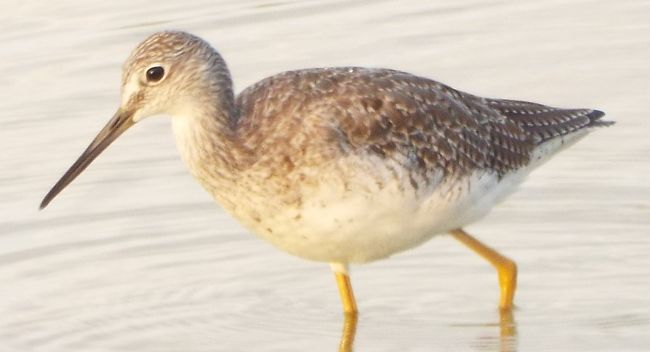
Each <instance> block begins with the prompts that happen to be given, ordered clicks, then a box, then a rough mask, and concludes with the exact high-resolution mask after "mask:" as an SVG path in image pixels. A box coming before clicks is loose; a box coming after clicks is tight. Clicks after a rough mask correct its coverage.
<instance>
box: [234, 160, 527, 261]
mask: <svg viewBox="0 0 650 352" xmlns="http://www.w3.org/2000/svg"><path fill="white" fill-rule="evenodd" d="M526 174H527V172H525V171H523V170H522V171H519V172H518V173H515V174H511V175H508V176H506V177H504V178H502V179H501V180H499V179H498V177H497V175H496V174H494V173H475V174H473V175H470V176H467V177H464V178H462V179H459V180H449V181H446V182H444V183H441V184H438V185H435V186H430V187H429V188H428V189H421V188H420V189H418V190H417V191H416V190H415V189H414V188H413V186H412V185H411V184H410V183H409V182H407V181H406V178H397V179H394V180H393V181H392V182H390V183H384V184H383V187H381V188H379V187H377V186H375V185H374V182H373V181H371V180H368V179H367V177H366V176H365V175H363V174H362V175H359V176H357V177H352V176H349V175H348V176H347V177H346V181H347V182H346V184H345V186H342V185H341V183H340V182H339V181H338V180H337V178H335V177H333V178H332V179H331V180H329V181H328V180H327V178H325V177H324V181H323V182H321V183H319V187H318V189H316V190H314V191H313V192H309V193H307V194H305V195H303V200H304V201H303V204H302V206H301V207H300V208H299V209H296V208H280V209H281V210H280V211H278V207H274V208H273V209H274V210H270V209H271V208H269V211H265V208H264V206H263V204H265V202H268V198H267V199H259V200H254V203H255V204H257V205H258V209H257V211H258V213H259V215H260V218H259V219H258V221H257V222H254V221H247V220H248V219H246V217H245V216H238V214H236V213H235V214H233V215H235V216H236V217H237V218H239V219H240V221H242V222H243V223H244V224H245V225H246V226H248V227H249V228H251V230H252V231H253V232H255V233H256V234H258V235H259V236H261V237H262V238H264V239H265V240H267V241H269V242H271V243H273V244H274V245H275V246H277V247H278V248H280V249H282V250H284V251H286V252H289V253H291V254H293V255H296V256H299V257H302V258H306V259H310V260H316V261H323V262H338V263H360V262H369V261H373V260H377V259H381V258H385V257H388V256H390V255H392V254H394V253H397V252H400V251H403V250H406V249H409V248H413V247H415V246H417V245H419V244H422V243H423V242H425V241H427V240H428V239H430V238H431V237H433V236H434V235H436V234H440V233H445V232H448V231H449V230H452V229H456V228H459V227H462V226H464V225H467V224H469V223H472V222H474V221H476V220H478V219H480V218H481V217H483V216H485V215H486V214H487V213H488V212H489V210H490V209H491V208H492V207H493V206H494V205H495V204H496V203H498V202H499V201H501V200H502V199H503V198H504V197H505V196H507V195H508V194H510V193H512V191H514V190H515V188H516V186H517V185H518V184H520V183H521V182H522V181H523V179H524V178H525V176H526ZM350 177H352V179H350Z"/></svg>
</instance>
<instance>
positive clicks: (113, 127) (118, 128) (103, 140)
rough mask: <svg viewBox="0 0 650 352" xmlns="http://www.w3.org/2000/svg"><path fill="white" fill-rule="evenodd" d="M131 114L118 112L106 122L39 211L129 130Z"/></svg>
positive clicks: (55, 186)
mask: <svg viewBox="0 0 650 352" xmlns="http://www.w3.org/2000/svg"><path fill="white" fill-rule="evenodd" d="M132 117H133V114H132V113H131V112H128V111H122V109H120V110H118V111H117V112H116V113H115V115H114V116H113V118H112V119H111V120H110V121H108V123H107V124H106V126H104V128H102V130H101V131H99V133H98V134H97V137H95V139H94V140H93V141H92V143H90V145H89V146H88V148H86V150H84V152H83V153H82V154H81V156H79V159H77V161H75V162H74V164H72V166H70V168H69V169H68V171H66V172H65V174H63V176H62V177H61V179H60V180H59V181H58V182H57V183H56V184H55V185H54V187H52V189H51V190H50V191H49V192H48V193H47V195H46V196H45V198H43V201H42V202H41V206H40V209H43V208H45V207H46V206H47V205H48V204H50V202H51V201H52V199H54V197H56V195H57V194H59V192H61V191H62V190H63V189H64V188H65V187H66V186H67V185H68V184H70V182H72V180H74V179H75V178H76V177H77V176H79V174H80V173H81V172H82V171H84V170H85V169H86V167H88V165H90V163H91V162H92V161H93V160H95V158H96V157H97V156H98V155H99V154H101V152H102V151H104V149H106V147H108V146H109V145H110V144H111V143H112V142H113V141H114V140H115V139H116V138H117V137H119V136H120V135H121V134H122V132H124V131H126V130H127V129H129V127H131V126H133V124H134V122H133V118H132Z"/></svg>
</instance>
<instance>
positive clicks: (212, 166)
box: [172, 85, 244, 198]
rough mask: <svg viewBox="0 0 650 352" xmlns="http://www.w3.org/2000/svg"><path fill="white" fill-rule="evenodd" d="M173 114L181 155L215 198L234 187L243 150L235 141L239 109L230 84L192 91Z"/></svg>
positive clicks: (174, 128) (193, 173) (192, 172)
mask: <svg viewBox="0 0 650 352" xmlns="http://www.w3.org/2000/svg"><path fill="white" fill-rule="evenodd" d="M181 105H182V107H181V108H180V109H179V111H177V112H176V113H175V114H174V116H173V117H172V127H173V131H174V136H175V138H176V145H177V147H178V150H179V152H180V155H181V158H182V159H183V161H184V162H185V164H186V165H187V167H188V168H189V170H190V172H191V174H192V175H193V176H194V177H195V178H196V179H197V180H198V181H199V183H201V185H202V186H203V187H204V188H206V190H208V192H209V193H210V194H212V195H213V196H214V197H215V198H220V197H219V194H218V193H219V192H222V191H224V190H228V189H232V187H235V186H236V185H235V181H236V179H237V176H238V174H239V168H240V167H239V165H240V163H241V158H242V155H243V154H244V153H243V152H242V151H241V150H240V149H241V148H240V146H239V145H238V143H236V134H235V126H236V124H237V119H238V111H237V108H236V106H235V100H234V95H233V92H232V87H231V85H228V86H227V87H224V85H221V86H220V87H215V88H214V89H212V90H209V94H206V92H205V91H203V92H202V94H189V95H187V98H185V101H184V103H183V104H181Z"/></svg>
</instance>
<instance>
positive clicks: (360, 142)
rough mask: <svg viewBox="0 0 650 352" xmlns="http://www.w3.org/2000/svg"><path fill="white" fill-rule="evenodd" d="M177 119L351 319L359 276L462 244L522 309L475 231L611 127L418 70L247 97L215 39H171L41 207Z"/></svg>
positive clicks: (257, 218)
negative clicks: (376, 264)
mask: <svg viewBox="0 0 650 352" xmlns="http://www.w3.org/2000/svg"><path fill="white" fill-rule="evenodd" d="M157 114H167V115H171V116H172V126H173V131H174V135H175V137H176V143H177V145H178V149H179V151H180V154H181V157H182V158H183V160H184V161H185V163H186V164H187V166H188V168H189V169H190V172H191V173H192V175H193V176H194V177H195V178H196V179H197V180H198V181H199V183H201V185H202V186H203V187H204V188H205V189H206V190H207V191H208V192H209V193H210V194H211V195H212V196H213V197H214V199H215V200H216V201H217V202H218V203H219V204H220V205H221V206H222V207H223V208H224V209H226V210H227V211H228V212H229V213H230V214H232V216H234V217H235V218H236V219H237V220H239V221H240V222H241V223H242V224H243V225H245V226H246V227H247V228H248V229H250V230H251V232H253V233H255V234H257V235H258V236H260V237H262V238H263V239H265V240H267V241H269V242H271V243H272V244H274V245H275V246H277V247H278V248H280V249H282V250H284V251H286V252H288V253H291V254H293V255H296V256H299V257H303V258H306V259H310V260H315V261H322V262H328V263H330V264H331V267H332V270H333V271H334V273H335V276H336V279H337V283H338V287H339V291H340V293H341V298H342V302H343V309H344V311H345V312H346V313H355V312H356V311H357V307H356V303H355V299H354V295H353V293H352V287H351V285H350V279H349V275H348V265H349V264H351V263H364V262H370V261H374V260H378V259H382V258H386V257H388V256H390V255H392V254H394V253H397V252H400V251H403V250H406V249H409V248H413V247H415V246H417V245H419V244H421V243H423V242H425V241H426V240H428V239H430V238H431V237H433V236H434V235H436V234H443V233H451V234H452V235H453V236H454V237H455V238H456V239H458V240H459V241H460V242H462V243H463V244H465V245H467V246H468V247H470V248H471V249H473V250H474V251H476V252H477V253H479V254H480V255H482V256H483V257H485V258H486V259H487V260H488V261H489V262H490V263H492V264H493V265H494V266H495V267H496V269H497V272H498V277H499V283H500V287H501V299H500V307H501V308H503V309H509V308H510V307H512V302H513V297H514V293H515V287H516V277H517V273H516V265H515V263H514V262H513V261H512V260H510V259H508V258H506V257H505V256H502V255H500V254H499V253H498V252H496V251H494V250H492V249H491V248H489V247H487V246H486V245H484V244H482V243H481V242H479V241H478V240H476V239H475V238H473V237H471V236H470V235H469V234H467V233H466V232H465V231H463V230H462V228H463V227H464V226H465V225H468V224H470V223H473V222H475V221H477V220H479V219H480V218H482V217H483V216H485V215H486V214H487V213H488V212H489V210H490V209H491V208H492V207H493V206H494V205H495V204H497V203H498V202H499V201H501V200H502V199H504V197H506V196H507V195H508V194H510V193H511V192H513V191H514V189H515V187H516V186H517V185H518V184H519V183H521V182H522V181H523V180H524V178H525V177H526V175H527V174H528V173H530V172H531V170H533V169H534V168H535V167H537V166H539V165H540V164H541V163H542V162H544V161H545V160H547V159H548V158H549V157H550V156H552V155H553V154H554V153H556V152H558V151H560V150H562V149H564V148H566V147H567V146H569V145H570V144H572V143H574V142H576V141H577V140H578V139H580V138H581V137H583V136H585V135H586V134H587V133H588V131H590V130H591V129H592V128H594V127H600V126H607V125H610V124H612V122H607V121H602V120H600V118H601V117H602V116H603V115H604V114H603V113H602V112H600V111H597V110H591V109H558V108H553V107H549V106H545V105H540V104H535V103H529V102H524V101H513V100H501V99H486V98H481V97H477V96H474V95H471V94H467V93H463V92H461V91H458V90H455V89H453V88H451V87H449V86H446V85H444V84H441V83H438V82H436V81H433V80H430V79H427V78H422V77H417V76H414V75H411V74H408V73H405V72H399V71H394V70H388V69H373V68H361V67H338V68H316V69H303V70H296V71H289V72H283V73H280V74H277V75H274V76H271V77H268V78H266V79H264V80H262V81H260V82H258V83H256V84H254V85H252V86H250V87H248V88H246V89H245V90H244V91H243V92H241V93H240V94H239V95H238V96H237V97H235V95H234V93H233V85H232V81H231V77H230V73H229V71H228V68H227V66H226V63H225V62H224V60H223V59H222V57H221V56H220V55H219V53H218V52H217V51H216V50H214V49H213V48H212V47H211V46H210V45H209V44H208V43H207V42H205V41H204V40H202V39H200V38H198V37H196V36H194V35H191V34H188V33H184V32H178V31H167V32H160V33H156V34H154V35H152V36H151V37H149V38H148V39H146V40H145V41H144V42H142V43H141V44H140V45H139V46H138V47H137V48H136V49H135V50H134V51H133V53H132V54H131V56H130V57H129V59H128V60H127V61H126V63H125V65H124V69H123V76H122V102H121V106H120V108H119V109H118V110H117V112H116V113H115V115H114V116H113V118H112V119H111V120H110V121H109V122H108V124H107V125H106V126H105V127H104V128H103V129H102V130H101V131H100V132H99V134H98V135H97V137H96V138H95V139H94V140H93V141H92V142H91V143H90V145H89V146H88V148H87V149H86V150H85V151H84V152H83V154H82V155H81V156H80V157H79V159H78V160H77V161H76V162H75V163H74V164H73V165H72V166H71V167H70V169H69V170H68V171H67V172H66V173H65V174H64V175H63V177H62V178H61V179H60V180H59V181H58V182H57V183H56V185H55V186H54V187H53V188H52V190H50V192H49V193H48V194H47V195H46V196H45V199H43V202H42V203H41V208H43V207H45V206H47V204H48V203H49V202H50V201H51V200H52V198H54V197H55V196H56V195H57V194H58V193H59V192H60V191H61V190H62V189H63V188H64V187H66V186H67V185H68V184H69V183H70V182H71V181H72V180H73V179H74V178H75V177H77V176H78V175H79V174H80V173H81V172H82V171H83V170H84V169H85V168H86V167H87V166H88V165H89V164H90V163H91V162H92V161H93V160H94V159H95V158H96V157H97V156H98V155H99V154H100V153H101V152H102V151H103V150H104V149H105V148H106V147H107V146H108V145H109V144H110V143H111V142H112V141H113V140H115V139H116V138H117V137H118V136H119V135H120V134H122V132H124V131H125V130H127V129H128V128H129V127H131V126H132V125H134V124H135V123H137V122H139V121H140V120H142V119H144V118H145V117H148V116H151V115H157Z"/></svg>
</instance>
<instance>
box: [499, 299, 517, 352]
mask: <svg viewBox="0 0 650 352" xmlns="http://www.w3.org/2000/svg"><path fill="white" fill-rule="evenodd" d="M499 329H500V339H499V346H500V351H501V352H515V351H517V323H516V322H515V318H514V316H513V313H512V309H500V310H499Z"/></svg>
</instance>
